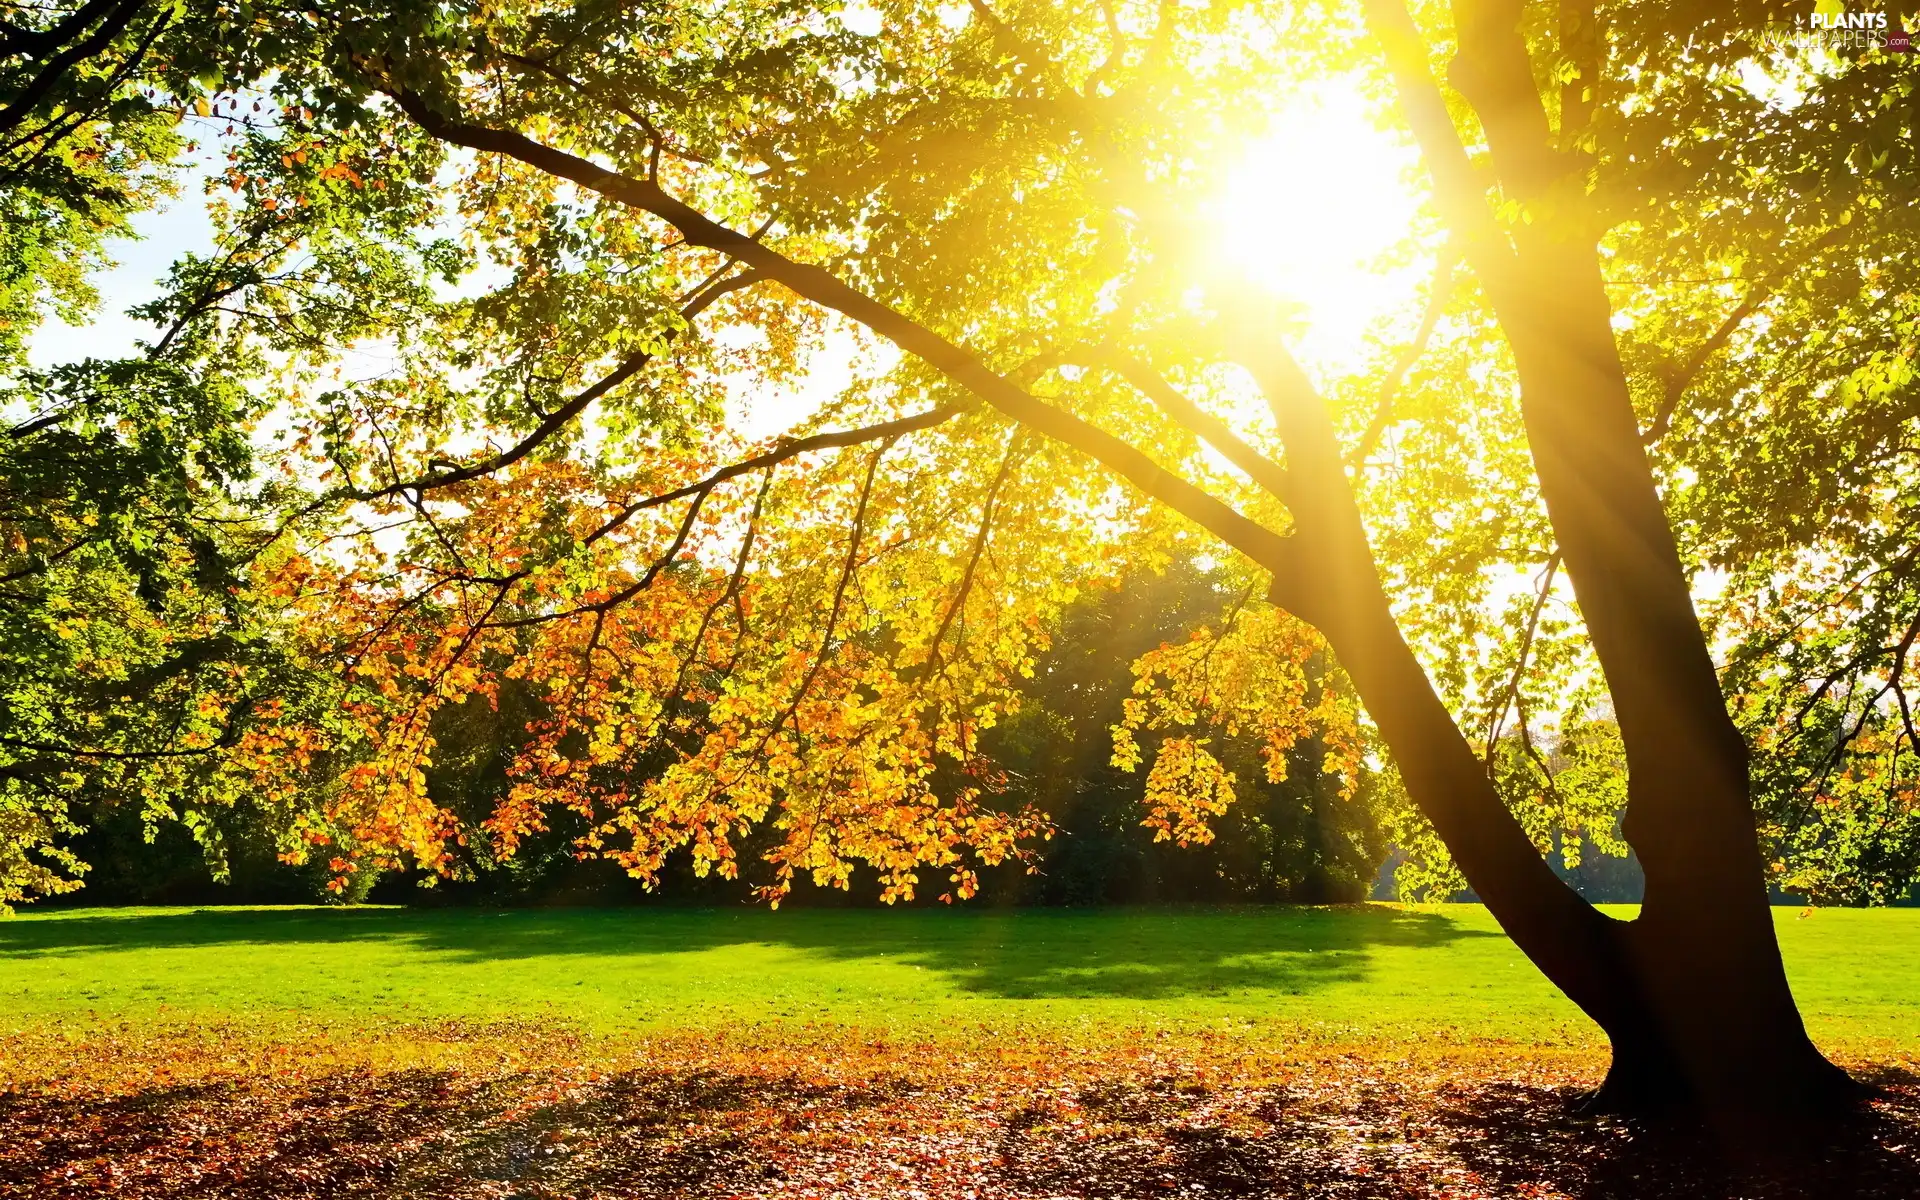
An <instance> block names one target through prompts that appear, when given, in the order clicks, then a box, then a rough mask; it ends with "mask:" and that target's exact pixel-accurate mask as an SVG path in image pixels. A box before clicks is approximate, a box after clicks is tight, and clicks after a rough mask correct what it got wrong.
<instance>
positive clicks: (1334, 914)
mask: <svg viewBox="0 0 1920 1200" xmlns="http://www.w3.org/2000/svg"><path fill="white" fill-rule="evenodd" d="M1498 936H1499V935H1498V934H1494V933H1490V932H1487V931H1484V930H1475V929H1469V928H1467V927H1465V926H1463V925H1461V924H1460V923H1459V922H1457V921H1455V920H1453V919H1452V918H1450V917H1447V916H1444V915H1441V914H1437V913H1429V912H1413V911H1406V910H1400V909H1392V908H1387V907H1383V906H1378V905H1348V906H1334V907H1327V908H1246V909H1198V910H1158V909H1139V910H1133V909H1109V910H1098V911H1072V910H1026V911H1020V912H1013V913H1005V912H1001V913H970V912H937V911H925V910H908V911H879V912H875V911H861V910H804V909H803V910H798V911H789V912H780V913H773V912H767V911H764V910H757V909H753V910H745V911H726V910H660V909H598V910H593V909H587V910H581V909H565V910H544V911H542V910H510V911H491V910H474V909H458V910H445V909H442V910H404V909H403V910H391V909H341V910H327V909H283V910H272V909H217V908H211V909H197V910H189V911H169V912H139V911H134V912H126V913H103V914H86V915H79V914H76V915H72V916H59V917H49V918H36V919H27V920H16V921H10V922H5V923H0V962H4V961H5V960H6V959H8V958H14V959H26V958H36V957H43V956H49V955H86V954H100V953H103V952H104V953H108V954H111V953H112V952H114V951H121V950H133V949H165V950H192V949H207V948H219V947H225V946H236V945H243V944H244V945H265V946H306V947H328V946H339V947H347V946H352V945H369V944H381V943H384V944H388V945H392V946H394V947H397V948H401V949H405V950H410V951H417V952H421V953H425V954H430V955H434V956H438V957H439V958H440V960H441V961H448V960H451V961H452V962H454V963H468V964H486V963H503V962H513V961H521V962H527V963H529V964H536V963H537V962H538V961H539V960H548V959H553V960H557V959H560V958H570V959H572V960H574V961H575V963H576V964H578V965H579V966H581V967H585V966H586V965H587V961H588V960H601V961H602V965H607V964H611V963H618V962H619V961H621V960H637V959H645V958H648V957H651V956H660V955H671V954H684V953H691V952H700V951H708V950H716V949H722V948H725V947H729V946H743V945H771V946H776V947H781V948H786V949H791V950H795V951H799V952H801V953H803V954H806V955H808V956H812V957H816V958H820V959H824V960H828V961H841V962H854V961H866V962H873V963H879V962H888V963H894V964H898V965H903V966H909V967H920V968H924V969H926V970H930V971H937V972H940V973H941V974H943V975H945V976H946V977H947V978H948V980H949V981H950V982H951V983H952V984H953V985H954V986H955V987H957V988H959V989H961V990H963V991H967V992H971V993H974V994H976V995H980V996H988V997H995V998H1003V999H1036V998H1086V997H1120V998H1133V999H1155V998H1169V997H1178V996H1196V995H1207V994H1212V993H1220V992H1229V991H1235V990H1240V989H1248V988H1258V989H1264V990H1273V991H1281V992H1305V991H1309V990H1312V989H1315V988H1319V987H1324V986H1327V985H1330V984H1333V983H1339V982H1351V981H1358V980H1360V979H1363V978H1364V977H1365V974H1366V970H1367V963H1368V959H1369V958H1370V956H1371V954H1372V952H1373V951H1374V950H1375V949H1376V948H1379V947H1384V946H1397V947H1415V948H1429V949H1438V948H1441V947H1444V946H1446V945H1449V944H1451V943H1454V942H1457V941H1460V940H1462V939H1470V938H1488V937H1498ZM109 969H110V968H109ZM567 969H568V970H572V969H574V968H573V966H569V967H568V968H567Z"/></svg>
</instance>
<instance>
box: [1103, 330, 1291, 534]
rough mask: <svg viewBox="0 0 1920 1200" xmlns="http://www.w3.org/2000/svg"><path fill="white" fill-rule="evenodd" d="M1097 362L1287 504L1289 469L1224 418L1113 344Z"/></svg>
mask: <svg viewBox="0 0 1920 1200" xmlns="http://www.w3.org/2000/svg"><path fill="white" fill-rule="evenodd" d="M1094 357H1095V359H1096V361H1098V362H1100V363H1103V364H1104V365H1106V366H1107V367H1109V368H1111V369H1112V370H1114V371H1115V372H1117V373H1118V374H1119V375H1120V376H1121V378H1123V379H1125V380H1126V381H1127V382H1128V383H1130V384H1132V385H1133V386H1134V387H1135V388H1137V389H1138V390H1139V391H1140V393H1141V394H1142V395H1144V396H1146V398H1147V399H1149V400H1151V401H1153V403H1154V404H1155V405H1156V406H1157V407H1158V408H1159V409H1160V410H1161V411H1162V412H1164V413H1166V414H1167V415H1168V416H1169V417H1172V418H1173V419H1174V420H1175V421H1176V422H1178V423H1179V424H1181V425H1183V426H1185V427H1186V428H1187V429H1188V430H1189V431H1191V432H1193V433H1195V434H1198V435H1199V436H1200V437H1202V438H1204V439H1206V441H1207V442H1208V444H1210V445H1212V446H1213V448H1214V449H1216V450H1218V451H1220V453H1222V454H1224V455H1225V456H1226V457H1227V461H1228V462H1231V463H1232V464H1233V465H1234V466H1236V467H1238V468H1240V470H1241V471H1242V472H1244V473H1245V474H1246V476H1247V478H1249V479H1251V480H1253V482H1254V483H1256V484H1257V485H1259V486H1260V487H1261V488H1262V489H1264V490H1265V491H1266V492H1267V493H1269V494H1270V495H1272V496H1273V497H1275V498H1276V499H1278V500H1280V501H1281V502H1282V503H1284V502H1285V501H1286V499H1287V487H1288V485H1287V472H1286V468H1284V467H1282V466H1281V465H1280V464H1279V463H1276V462H1274V461H1273V460H1272V459H1270V458H1268V457H1267V456H1266V455H1264V454H1262V453H1260V452H1259V451H1258V450H1256V449H1254V448H1253V447H1252V446H1250V445H1248V444H1247V443H1246V442H1245V441H1243V440H1242V439H1241V437H1240V435H1239V434H1236V433H1235V432H1234V431H1233V430H1232V429H1231V428H1230V427H1229V426H1228V425H1227V423H1226V422H1225V421H1222V420H1221V419H1220V418H1219V417H1216V416H1214V415H1213V414H1212V413H1210V412H1208V411H1206V410H1205V409H1203V408H1201V407H1200V406H1199V405H1198V404H1195V403H1194V402H1193V401H1191V400H1189V399H1187V398H1186V397H1185V396H1184V395H1182V394H1181V393H1180V391H1179V390H1178V389H1177V388H1175V387H1174V386H1173V385H1172V384H1170V383H1168V382H1167V381H1166V380H1165V379H1163V378H1162V377H1161V376H1160V374H1159V373H1158V372H1157V371H1155V370H1154V369H1153V368H1152V367H1149V366H1148V365H1147V364H1145V363H1143V362H1141V361H1140V360H1139V359H1137V358H1134V357H1133V356H1132V355H1129V354H1126V353H1124V352H1123V351H1120V350H1118V349H1115V348H1113V347H1099V348H1097V349H1095V351H1094Z"/></svg>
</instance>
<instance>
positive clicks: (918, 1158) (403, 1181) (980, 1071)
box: [0, 1040, 1920, 1200]
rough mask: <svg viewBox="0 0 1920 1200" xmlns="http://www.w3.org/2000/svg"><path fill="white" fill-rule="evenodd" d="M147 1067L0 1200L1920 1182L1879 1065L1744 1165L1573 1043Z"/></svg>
mask: <svg viewBox="0 0 1920 1200" xmlns="http://www.w3.org/2000/svg"><path fill="white" fill-rule="evenodd" d="M139 1058H140V1056H139V1055H138V1054H129V1056H128V1058H127V1064H126V1065H128V1066H129V1068H130V1069H129V1070H128V1071H127V1072H126V1078H128V1079H132V1080H133V1081H134V1082H132V1083H131V1084H127V1083H125V1082H123V1083H121V1084H118V1085H116V1084H115V1083H113V1082H112V1079H113V1076H112V1073H111V1072H105V1071H99V1070H96V1071H90V1072H89V1071H80V1070H77V1069H76V1070H71V1071H66V1072H63V1073H62V1074H59V1075H45V1076H42V1077H38V1078H28V1079H25V1080H24V1081H16V1082H15V1083H13V1084H11V1085H7V1087H6V1090H4V1091H0V1198H4V1200H15V1198H20V1200H25V1198H27V1197H32V1198H34V1200H66V1198H69V1197H95V1196H108V1197H138V1198H140V1200H171V1198H175V1197H179V1198H183V1200H184V1198H186V1197H192V1198H194V1200H265V1198H268V1197H275V1198H278V1197H321V1196H326V1197H346V1196H351V1197H368V1198H387V1197H392V1198H396V1200H397V1198H400V1197H420V1198H423V1200H442V1198H444V1200H509V1198H511V1200H561V1198H570V1200H571V1198H578V1200H586V1198H589V1197H592V1198H596V1200H598V1198H604V1200H615V1198H626V1197H661V1198H666V1197H689V1198H690V1197H701V1198H703V1200H704V1198H707V1197H740V1198H743V1200H744V1198H749V1197H751V1198H755V1200H761V1198H764V1200H775V1198H781V1200H786V1198H794V1200H798V1198H819V1200H826V1198H828V1197H846V1198H848V1200H856V1198H865V1197H886V1198H889V1200H892V1198H896V1197H905V1198H913V1200H921V1198H924V1200H935V1198H940V1200H945V1198H953V1200H962V1198H964V1200H1011V1198H1015V1197H1020V1198H1034V1200H1038V1198H1043V1197H1045V1198H1052V1197H1062V1198H1064V1197H1088V1198H1092V1197H1102V1198H1105V1197H1113V1198H1128V1200H1132V1198H1139V1197H1196V1198H1197V1197H1226V1196H1272V1197H1299V1196H1311V1197H1329V1198H1339V1200H1374V1198H1399V1197H1408V1198H1412V1197H1422V1198H1424V1197H1458V1198H1466V1197H1482V1196H1485V1197H1516V1198H1520V1197H1524V1198H1528V1200H1548V1198H1552V1197H1570V1198H1578V1200H1601V1198H1608V1197H1621V1198H1629V1197H1630V1198H1632V1200H1662V1198H1667V1197H1672V1198H1676V1200H1677V1198H1679V1197H1686V1198H1688V1200H1693V1198H1696V1197H1711V1196H1739V1197H1749V1196H1752V1197H1768V1198H1771V1197H1783V1198H1784V1197H1789V1196H1798V1195H1803V1194H1808V1193H1809V1192H1816V1193H1817V1194H1822V1195H1830V1196H1848V1197H1901V1198H1910V1197H1912V1196H1915V1195H1920V1075H1915V1074H1913V1073H1912V1072H1910V1071H1905V1070H1902V1069H1898V1068H1882V1069H1881V1070H1880V1071H1879V1072H1878V1077H1877V1080H1876V1082H1878V1083H1879V1084H1880V1086H1881V1089H1882V1091H1881V1097H1880V1098H1879V1099H1878V1100H1876V1101H1875V1102H1874V1103H1873V1105H1872V1106H1871V1108H1870V1111H1868V1112H1867V1113H1866V1114H1865V1115H1864V1116H1863V1118H1862V1119H1861V1120H1860V1121H1859V1122H1857V1123H1856V1124H1855V1125H1853V1126H1851V1127H1850V1128H1848V1129H1847V1130H1845V1131H1843V1132H1841V1133H1838V1134H1835V1135H1833V1136H1832V1137H1830V1138H1828V1139H1826V1140H1825V1142H1824V1143H1823V1145H1822V1147H1821V1149H1820V1150H1819V1151H1818V1152H1817V1154H1816V1155H1815V1156H1814V1157H1813V1158H1812V1159H1811V1165H1808V1164H1807V1163H1802V1164H1800V1165H1798V1166H1795V1167H1791V1168H1787V1167H1776V1168H1774V1169H1771V1170H1769V1171H1765V1172H1761V1173H1759V1174H1755V1173H1752V1172H1750V1171H1749V1172H1746V1173H1739V1172H1730V1171H1729V1169H1728V1168H1727V1167H1726V1166H1725V1165H1724V1164H1723V1162H1722V1160H1720V1159H1719V1158H1717V1157H1716V1156H1715V1155H1714V1154H1713V1153H1712V1152H1710V1151H1708V1150H1703V1149H1702V1147H1703V1145H1704V1144H1705V1143H1704V1142H1703V1139H1702V1138H1701V1137H1700V1136H1699V1135H1696V1134H1688V1133H1687V1132H1685V1131H1680V1130H1673V1129H1663V1128H1657V1127H1651V1126H1645V1125H1640V1124H1636V1123H1632V1122H1622V1121H1617V1120H1611V1119H1605V1118H1599V1117H1595V1116H1592V1115H1590V1114H1588V1113H1586V1112H1584V1111H1583V1107H1582V1105H1583V1101H1584V1100H1585V1097H1586V1095H1587V1094H1588V1091H1589V1089H1590V1088H1591V1085H1592V1078H1591V1073H1592V1069H1593V1063H1592V1062H1591V1061H1590V1060H1589V1061H1586V1062H1585V1063H1580V1062H1577V1061H1575V1060H1573V1059H1571V1058H1568V1057H1564V1056H1563V1057H1562V1058H1561V1059H1558V1060H1556V1059H1554V1058H1552V1057H1551V1056H1548V1057H1546V1058H1545V1059H1544V1060H1538V1059H1535V1060H1530V1059H1529V1058H1528V1057H1527V1056H1526V1055H1525V1053H1524V1052H1523V1051H1520V1050H1518V1049H1511V1050H1509V1051H1507V1052H1504V1053H1500V1054H1492V1055H1486V1054H1482V1055H1474V1054H1470V1053H1467V1054H1459V1055H1454V1056H1451V1057H1449V1056H1440V1057H1433V1056H1429V1057H1426V1058H1416V1057H1410V1056H1407V1055H1404V1054H1403V1055H1401V1056H1399V1057H1395V1056H1394V1055H1392V1054H1368V1053H1364V1052H1342V1051H1338V1050H1335V1049H1327V1048H1322V1049H1321V1050H1319V1051H1316V1052H1312V1053H1305V1054H1300V1053H1295V1054H1293V1055H1291V1056H1290V1057H1288V1056H1273V1057H1268V1058H1266V1059H1262V1058H1260V1057H1259V1056H1258V1055H1249V1054H1247V1053H1246V1052H1245V1047H1239V1048H1237V1049H1236V1050H1235V1052H1233V1053H1226V1052H1223V1051H1221V1050H1220V1049H1219V1048H1218V1047H1214V1048H1212V1049H1208V1048H1204V1047H1202V1048H1198V1049H1196V1048H1193V1047H1172V1048H1167V1047H1161V1046H1152V1045H1148V1046H1136V1047H1130V1048H1128V1049H1127V1050H1125V1051H1117V1050H1109V1051H1106V1052H1101V1053H1091V1052H1087V1051H1086V1050H1085V1049H1084V1048H1080V1049H1073V1050H1067V1049H1060V1050H1056V1051H1055V1052H1053V1053H1051V1054H1049V1053H1047V1052H1046V1048H1045V1047H1044V1046H1039V1045H1033V1044H1020V1045H1017V1046H1014V1047H1011V1048H1009V1047H1004V1046H1003V1047H999V1048H997V1049H996V1048H994V1047H982V1048H981V1054H980V1056H979V1057H978V1060H977V1061H971V1060H964V1058H965V1056H964V1055H962V1056H960V1057H959V1058H956V1052H955V1051H954V1049H953V1048H952V1047H939V1046H925V1045H920V1046H914V1045H905V1046H895V1045H891V1044H889V1043H887V1042H885V1041H884V1040H875V1041H871V1042H862V1043H860V1044H858V1045H857V1046H842V1047H838V1048H833V1047H828V1046H820V1045H817V1046H813V1047H808V1048H804V1049H796V1048H794V1047H773V1046H770V1047H762V1048H759V1049H746V1050H743V1049H740V1048H738V1047H732V1048H728V1049H726V1050H725V1051H724V1052H722V1051H718V1050H715V1049H713V1048H712V1047H707V1048H704V1049H703V1048H701V1047H699V1046H695V1045H688V1044H680V1045H671V1044H669V1045H656V1046H651V1047H645V1048H642V1049H641V1050H639V1051H637V1052H634V1053H631V1054H628V1055H627V1056H626V1057H625V1058H624V1059H622V1060H619V1061H617V1062H615V1061H613V1060H611V1059H609V1060H608V1062H606V1063H602V1064H601V1065H599V1066H593V1067H589V1066H583V1065H570V1066H569V1065H551V1064H543V1065H527V1064H526V1063H515V1062H511V1061H505V1060H497V1061H491V1062H488V1061H484V1060H482V1059H476V1058H469V1059H468V1060H467V1061H465V1062H456V1063H453V1064H451V1065H437V1066H385V1067H381V1066H370V1065H364V1064H363V1065H358V1066H355V1065H347V1064H345V1063H343V1062H342V1061H340V1060H339V1059H338V1058H337V1057H336V1058H335V1059H331V1060H320V1059H316V1058H315V1057H314V1056H313V1055H311V1054H298V1053H293V1052H287V1053H283V1054H282V1055H280V1056H278V1057H276V1056H274V1055H271V1054H267V1055H264V1056H263V1058H262V1060H261V1061H259V1062H256V1063H254V1064H252V1065H251V1066H249V1067H248V1068H247V1069H244V1070H236V1069H234V1063H233V1061H232V1059H231V1057H229V1058H228V1059H225V1060H221V1063H220V1064H219V1066H218V1069H214V1068H206V1069H198V1070H196V1069H193V1067H192V1066H191V1064H187V1063H180V1064H178V1065H177V1066H176V1068H174V1069H155V1068H153V1066H152V1064H151V1063H148V1064H146V1065H145V1066H144V1067H140V1066H139ZM16 1061H18V1060H16ZM96 1061H97V1060H96ZM943 1067H944V1069H941V1068H943ZM132 1068H137V1069H132ZM16 1074H19V1073H16Z"/></svg>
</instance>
